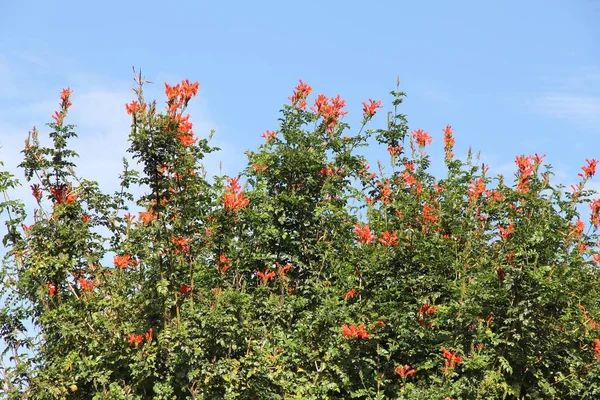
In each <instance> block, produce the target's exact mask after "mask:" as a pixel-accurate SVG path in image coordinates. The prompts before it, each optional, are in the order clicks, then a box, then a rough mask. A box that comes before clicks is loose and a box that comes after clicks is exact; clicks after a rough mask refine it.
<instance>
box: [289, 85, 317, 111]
mask: <svg viewBox="0 0 600 400" xmlns="http://www.w3.org/2000/svg"><path fill="white" fill-rule="evenodd" d="M311 92H312V88H311V87H310V86H309V85H307V84H306V83H304V82H302V79H300V83H299V84H298V86H296V88H295V89H294V94H293V95H292V96H290V97H288V99H289V100H290V101H291V102H292V104H293V105H295V106H296V107H297V108H299V109H304V108H306V98H307V97H308V95H309V94H310V93H311Z"/></svg>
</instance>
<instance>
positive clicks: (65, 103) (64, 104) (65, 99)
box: [52, 88, 73, 125]
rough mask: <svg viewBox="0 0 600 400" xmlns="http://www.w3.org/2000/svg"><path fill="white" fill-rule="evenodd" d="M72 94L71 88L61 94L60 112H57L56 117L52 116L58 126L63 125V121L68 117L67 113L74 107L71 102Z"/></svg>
mask: <svg viewBox="0 0 600 400" xmlns="http://www.w3.org/2000/svg"><path fill="white" fill-rule="evenodd" d="M72 93H73V91H72V90H71V89H69V88H66V89H63V90H62V91H61V92H60V103H59V106H60V111H55V112H54V115H52V119H53V120H55V121H56V123H57V124H58V125H62V123H63V120H64V119H65V117H66V115H67V111H68V110H69V107H71V105H72V103H71V102H70V101H69V98H70V97H71V94H72Z"/></svg>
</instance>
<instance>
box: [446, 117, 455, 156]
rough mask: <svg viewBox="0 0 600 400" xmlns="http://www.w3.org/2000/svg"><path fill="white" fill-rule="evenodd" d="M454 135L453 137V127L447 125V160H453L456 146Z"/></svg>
mask: <svg viewBox="0 0 600 400" xmlns="http://www.w3.org/2000/svg"><path fill="white" fill-rule="evenodd" d="M454 143H455V140H454V137H452V127H451V126H450V125H446V127H445V128H444V152H445V153H446V160H451V159H452V157H454V154H452V149H453V148H454Z"/></svg>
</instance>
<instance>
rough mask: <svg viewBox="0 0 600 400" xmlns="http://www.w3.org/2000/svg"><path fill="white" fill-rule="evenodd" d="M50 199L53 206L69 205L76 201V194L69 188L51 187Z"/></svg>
mask: <svg viewBox="0 0 600 400" xmlns="http://www.w3.org/2000/svg"><path fill="white" fill-rule="evenodd" d="M50 199H51V200H52V202H53V203H54V204H62V203H67V204H70V203H73V202H74V201H75V200H77V194H76V193H75V192H74V191H73V188H72V187H71V186H67V185H58V186H52V187H50Z"/></svg>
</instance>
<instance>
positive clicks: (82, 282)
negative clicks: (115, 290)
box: [77, 278, 98, 293]
mask: <svg viewBox="0 0 600 400" xmlns="http://www.w3.org/2000/svg"><path fill="white" fill-rule="evenodd" d="M77 282H78V283H79V286H81V290H82V291H83V293H85V292H88V291H90V290H92V289H93V288H94V286H96V284H97V283H98V282H97V281H88V280H86V279H84V278H79V279H78V280H77Z"/></svg>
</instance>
